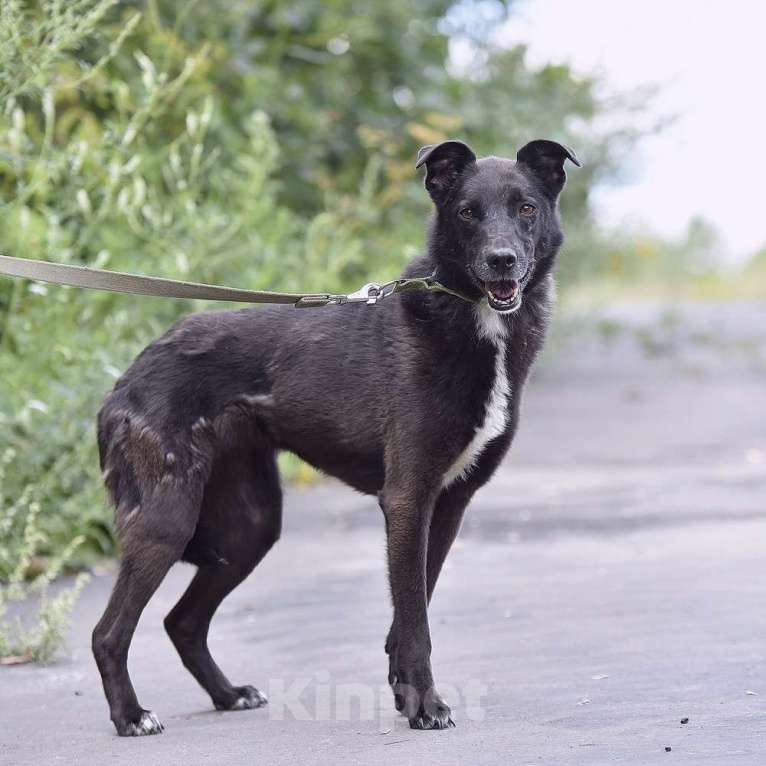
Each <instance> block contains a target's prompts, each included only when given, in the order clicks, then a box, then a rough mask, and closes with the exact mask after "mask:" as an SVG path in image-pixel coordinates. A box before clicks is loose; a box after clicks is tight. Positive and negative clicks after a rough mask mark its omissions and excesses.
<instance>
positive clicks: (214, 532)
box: [165, 450, 282, 710]
mask: <svg viewBox="0 0 766 766" xmlns="http://www.w3.org/2000/svg"><path fill="white" fill-rule="evenodd" d="M281 514H282V491H281V488H280V484H279V474H278V471H277V466H276V459H275V455H274V454H273V452H266V451H264V450H258V451H247V452H245V451H241V452H237V453H235V454H231V453H230V454H228V455H227V456H226V458H225V462H224V461H221V464H220V465H217V466H214V467H213V474H212V476H211V479H210V482H209V484H208V487H207V488H206V489H205V497H204V500H203V503H202V512H201V514H200V524H199V527H198V530H197V533H196V534H195V536H194V539H193V540H192V541H191V543H190V545H189V552H188V556H189V558H190V560H192V561H194V560H198V561H200V562H202V561H207V563H202V565H201V566H200V568H199V569H198V571H197V574H196V575H195V576H194V578H193V580H192V581H191V583H190V585H189V587H188V589H187V590H186V592H185V593H184V594H183V596H182V597H181V599H180V601H179V602H178V603H177V604H176V606H175V607H173V610H172V611H171V612H170V614H168V616H167V617H166V618H165V628H166V630H167V632H168V635H169V636H170V638H171V640H172V641H173V644H174V645H175V647H176V649H177V650H178V653H179V655H180V657H181V660H182V661H183V663H184V665H185V666H186V668H187V669H188V670H189V672H190V673H191V674H192V675H193V676H194V678H195V679H196V680H197V681H198V683H199V684H200V686H202V688H203V689H205V691H206V692H207V693H208V694H209V695H210V698H211V699H212V701H213V704H214V705H215V707H216V708H217V709H218V710H246V709H249V708H257V707H261V705H264V704H265V703H266V697H265V696H264V695H263V694H261V692H259V691H258V690H257V689H256V688H255V687H253V686H234V685H233V684H232V683H231V682H230V681H229V680H228V678H226V676H225V675H224V673H223V672H222V671H221V669H220V668H219V667H218V665H217V664H216V662H215V660H214V659H213V657H212V656H211V654H210V650H209V648H208V644H207V636H208V630H209V628H210V622H211V620H212V618H213V615H214V614H215V611H216V610H217V609H218V607H219V605H220V604H221V602H222V601H223V600H224V598H226V596H227V595H228V594H229V593H230V592H231V591H232V590H234V588H236V587H237V585H239V584H240V583H241V582H242V581H243V580H244V579H245V578H246V577H247V576H248V575H249V574H250V572H252V570H253V569H254V568H255V566H256V565H257V564H258V562H259V561H260V560H261V559H262V558H263V557H264V556H265V555H266V553H267V552H268V551H269V549H270V548H271V547H272V545H273V544H274V543H275V542H276V541H277V539H278V538H279V533H280V527H281Z"/></svg>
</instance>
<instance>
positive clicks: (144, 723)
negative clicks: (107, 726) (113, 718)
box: [115, 710, 165, 737]
mask: <svg viewBox="0 0 766 766" xmlns="http://www.w3.org/2000/svg"><path fill="white" fill-rule="evenodd" d="M115 725H116V726H117V733H118V734H119V735H120V736H121V737H147V736H149V735H150V734H162V732H163V731H164V730H165V727H164V726H163V725H162V723H161V722H160V719H159V718H157V716H156V715H154V713H152V711H151V710H142V711H141V715H140V716H139V718H138V720H137V721H127V722H125V723H123V724H115Z"/></svg>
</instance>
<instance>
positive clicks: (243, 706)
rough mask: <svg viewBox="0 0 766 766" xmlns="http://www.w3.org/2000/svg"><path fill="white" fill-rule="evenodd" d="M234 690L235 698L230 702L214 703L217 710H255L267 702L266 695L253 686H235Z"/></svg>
mask: <svg viewBox="0 0 766 766" xmlns="http://www.w3.org/2000/svg"><path fill="white" fill-rule="evenodd" d="M234 691H235V692H236V693H237V695H238V696H237V698H236V699H235V700H234V701H233V702H231V703H230V704H221V703H216V708H218V710H255V709H256V708H259V707H263V706H264V705H267V704H268V699H267V698H266V695H265V694H263V692H259V691H258V689H256V688H255V687H254V686H235V687H234Z"/></svg>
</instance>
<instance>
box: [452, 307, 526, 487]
mask: <svg viewBox="0 0 766 766" xmlns="http://www.w3.org/2000/svg"><path fill="white" fill-rule="evenodd" d="M476 327H477V332H478V334H479V336H480V337H484V338H487V339H488V340H490V341H491V342H492V344H493V345H494V347H495V360H494V369H493V380H492V385H491V387H490V390H489V396H488V397H487V403H486V405H485V409H484V419H483V421H482V422H481V424H480V425H479V426H478V427H477V428H476V430H475V431H474V434H473V437H472V438H471V440H470V441H469V442H468V444H467V445H465V448H464V449H463V450H462V451H461V452H460V454H459V455H458V456H457V458H456V459H455V461H454V462H453V463H452V465H451V466H450V467H449V469H448V470H447V471H446V472H445V474H444V477H443V479H442V486H443V487H446V486H448V485H449V484H452V482H453V481H455V480H457V479H462V478H464V477H466V476H467V475H468V474H469V473H470V472H471V469H473V467H474V466H475V465H476V463H477V462H478V460H479V458H480V457H481V454H482V452H484V450H485V449H486V447H487V445H488V444H489V443H490V442H491V441H492V440H493V439H496V438H497V437H498V436H500V435H502V434H503V432H504V431H505V429H506V427H507V425H508V401H509V397H510V393H511V386H510V382H509V380H508V372H507V368H506V351H507V337H506V333H507V325H506V324H505V322H504V321H503V320H502V319H501V317H500V315H498V314H496V313H495V312H494V311H492V309H490V308H489V307H488V306H484V305H480V306H479V307H478V308H477V311H476Z"/></svg>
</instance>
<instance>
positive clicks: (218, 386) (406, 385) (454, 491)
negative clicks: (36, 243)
mask: <svg viewBox="0 0 766 766" xmlns="http://www.w3.org/2000/svg"><path fill="white" fill-rule="evenodd" d="M566 159H569V160H571V161H572V162H574V163H575V164H577V165H579V163H578V161H577V159H576V157H575V155H574V154H573V152H572V151H571V150H569V149H567V148H566V147H564V146H562V145H560V144H557V143H554V142H553V141H542V140H540V141H532V142H531V143H529V144H527V145H526V146H525V147H524V148H523V149H521V150H520V151H519V153H518V155H517V159H516V162H513V161H511V160H506V159H500V158H497V157H487V158H484V159H481V160H477V159H476V156H475V155H474V153H473V152H472V151H471V149H470V148H469V147H468V146H466V145H465V144H464V143H462V142H460V141H447V142H445V143H442V144H439V145H438V146H427V147H424V148H423V149H421V150H420V152H419V154H418V161H417V166H418V167H420V166H421V165H425V166H426V169H427V174H426V180H425V185H426V189H427V190H428V193H429V194H430V195H431V198H432V199H433V201H434V203H435V205H436V215H435V217H434V220H433V222H432V225H431V228H430V234H429V240H428V254H427V255H426V256H425V257H422V258H418V259H416V260H415V261H413V262H412V263H411V264H410V266H409V267H408V269H407V271H406V275H407V276H428V275H431V274H432V273H434V272H435V274H436V277H437V279H438V280H439V281H440V282H442V283H443V284H444V285H446V286H448V287H449V288H452V289H453V290H454V291H456V292H458V293H460V294H461V295H462V296H463V297H462V298H461V297H457V296H455V295H451V294H445V293H431V292H408V293H402V294H401V295H398V296H394V297H390V298H388V299H387V300H386V301H385V302H384V303H382V304H381V305H380V306H376V307H375V308H368V307H366V306H364V305H359V304H355V305H354V304H352V305H347V306H344V307H342V308H336V309H323V310H316V311H312V310H302V311H296V310H294V309H293V308H291V307H286V308H285V307H276V308H259V309H244V310H240V311H220V312H208V313H202V314H198V315H195V316H190V317H187V318H186V319H184V320H182V321H181V322H179V323H178V324H177V325H176V326H175V327H173V328H172V329H171V330H170V331H169V332H167V333H166V334H165V335H164V336H162V337H161V338H160V339H158V340H157V341H155V342H154V343H152V344H151V345H150V346H148V347H147V348H146V349H145V350H144V351H143V352H142V353H141V354H140V356H139V357H138V358H137V359H136V361H135V362H134V363H133V365H132V367H131V368H130V369H129V370H128V372H127V373H126V374H125V375H124V376H123V377H122V378H121V379H120V380H119V381H118V382H117V384H116V386H115V388H114V390H113V391H112V392H111V393H110V394H109V395H108V396H107V398H106V401H105V403H104V406H103V409H102V410H101V412H100V414H99V420H98V440H99V447H100V454H101V465H102V468H103V470H104V480H105V483H106V486H107V488H108V491H109V494H110V496H111V499H112V500H113V502H114V504H115V506H116V526H117V533H118V536H119V539H120V542H121V544H122V563H121V566H120V572H119V576H118V578H117V583H116V585H115V587H114V592H113V593H112V596H111V599H110V601H109V605H108V606H107V608H106V612H105V613H104V616H103V617H102V618H101V621H100V622H99V623H98V625H97V626H96V629H95V631H94V633H93V652H94V654H95V657H96V662H97V663H98V667H99V670H100V672H101V676H102V680H103V684H104V690H105V692H106V696H107V699H108V701H109V707H110V711H111V719H112V721H113V722H114V725H115V726H116V727H117V732H118V733H119V734H121V735H141V734H156V733H158V732H160V731H162V725H161V724H160V722H159V721H158V720H157V718H156V717H155V716H154V715H153V714H152V713H150V712H149V711H146V710H143V709H142V708H141V706H140V705H139V704H138V700H137V698H136V694H135V692H134V690H133V686H132V684H131V681H130V677H129V675H128V669H127V656H128V648H129V646H130V642H131V638H132V636H133V632H134V630H135V627H136V623H137V622H138V619H139V616H140V615H141V612H142V610H143V609H144V607H145V606H146V604H147V602H148V601H149V599H150V597H151V596H152V594H153V593H154V591H155V590H156V588H157V587H158V586H159V584H160V582H161V581H162V579H163V577H164V576H165V574H166V573H167V571H168V570H169V569H170V567H171V566H172V565H173V564H174V563H175V562H176V561H179V560H183V561H188V562H191V563H192V564H195V565H197V567H199V569H198V571H197V573H196V575H195V577H194V579H193V580H192V582H191V584H190V585H189V588H188V590H187V591H186V593H184V595H183V596H182V597H181V600H180V601H179V602H178V604H177V605H176V606H175V607H174V608H173V610H172V611H171V612H170V614H169V615H168V616H167V618H166V619H165V627H166V628H167V631H168V633H169V635H170V638H171V639H172V641H173V643H174V644H175V646H176V648H177V650H178V652H179V654H180V655H181V659H182V660H183V663H184V665H185V666H186V667H187V668H188V669H189V671H190V672H191V673H192V675H193V676H194V677H195V678H196V679H197V681H198V682H199V683H200V684H201V685H202V687H203V688H204V689H205V690H206V691H207V692H208V694H209V695H210V696H211V698H212V700H213V703H214V704H215V706H216V708H218V709H219V710H242V709H245V708H256V707H260V706H261V705H263V704H264V703H265V702H266V700H265V698H264V696H263V695H262V694H261V693H260V692H259V691H258V690H257V689H255V688H254V687H252V686H233V685H232V684H231V683H230V682H229V681H228V679H227V678H226V676H225V675H224V674H223V673H222V672H221V670H220V669H219V668H218V666H217V665H216V663H215V662H214V660H213V658H212V657H211V656H210V652H209V650H208V646H207V633H208V628H209V626H210V621H211V619H212V617H213V614H214V613H215V611H216V609H217V608H218V606H219V604H220V603H221V601H222V600H223V599H224V598H225V597H226V595H227V594H228V593H230V592H231V591H232V590H233V589H234V588H235V587H236V586H237V585H238V584H239V583H241V582H242V581H243V580H244V579H245V577H247V576H248V574H250V572H251V571H252V570H253V568H254V567H255V566H256V564H258V562H259V561H260V560H261V559H262V558H263V557H264V556H265V555H266V553H267V551H268V550H269V549H270V548H271V546H272V545H273V544H274V543H275V542H276V541H277V539H278V538H279V534H280V526H281V512H282V491H281V488H280V480H279V475H278V471H277V460H276V457H277V453H278V451H279V450H289V451H291V452H294V453H296V454H297V455H299V456H300V457H302V458H303V459H304V460H306V461H308V462H309V463H311V464H312V465H314V466H316V467H317V468H319V469H320V470H322V471H324V472H325V473H328V474H331V475H333V476H336V477H338V478H339V479H342V480H343V481H344V482H346V483H347V484H350V485H351V486H352V487H354V488H355V489H357V490H359V491H361V492H365V493H369V494H373V495H377V497H378V499H379V502H380V506H381V508H382V510H383V514H384V516H385V525H386V533H387V536H388V561H389V571H390V581H391V594H392V598H393V607H394V617H393V624H392V625H391V630H390V631H389V634H388V638H387V640H386V652H387V654H388V656H389V674H388V679H389V683H390V684H391V687H392V689H393V691H394V696H395V702H396V706H397V708H398V709H399V710H402V711H404V713H405V714H406V715H407V717H408V719H409V723H410V726H412V727H413V728H419V729H442V728H445V727H447V726H451V725H452V720H451V717H450V715H451V713H450V709H449V707H447V705H446V704H445V703H444V702H443V700H442V699H441V698H440V697H439V695H438V693H437V692H436V690H435V688H434V681H433V676H432V674H431V665H430V653H431V638H430V634H429V627H428V616H427V606H428V602H429V599H430V598H431V594H432V593H433V590H434V586H435V585H436V580H437V578H438V576H439V571H440V570H441V567H442V564H443V563H444V559H445V557H446V555H447V552H448V550H449V548H450V545H451V544H452V541H453V540H454V538H455V535H456V534H457V532H458V528H459V526H460V522H461V518H462V516H463V511H464V510H465V508H466V506H467V504H468V502H469V500H470V499H471V497H472V495H473V494H474V492H475V491H476V490H477V489H478V488H479V487H480V486H481V485H483V484H484V483H485V482H486V481H487V480H488V479H489V478H490V477H491V476H492V473H493V472H494V470H495V469H496V468H497V465H498V463H499V462H500V460H501V458H502V457H503V455H504V454H505V452H506V450H507V449H508V446H509V445H510V443H511V439H512V438H513V435H514V431H515V429H516V425H517V422H518V417H519V404H520V401H521V391H522V388H523V386H524V382H525V380H526V377H527V373H528V372H529V368H530V365H531V363H532V361H533V359H534V358H535V355H536V354H537V353H538V351H539V350H540V347H541V345H542V342H543V337H544V335H545V331H546V327H547V325H548V322H549V317H550V313H551V307H552V302H553V278H552V276H551V269H552V267H553V263H554V258H555V256H556V253H557V251H558V249H559V247H560V246H561V243H562V239H563V237H562V233H561V228H560V224H559V218H558V213H557V198H558V195H559V192H560V191H561V189H562V187H563V186H564V181H565V179H566V174H565V173H564V162H565V160H566Z"/></svg>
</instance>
